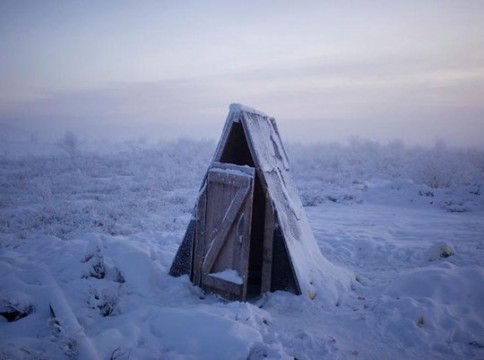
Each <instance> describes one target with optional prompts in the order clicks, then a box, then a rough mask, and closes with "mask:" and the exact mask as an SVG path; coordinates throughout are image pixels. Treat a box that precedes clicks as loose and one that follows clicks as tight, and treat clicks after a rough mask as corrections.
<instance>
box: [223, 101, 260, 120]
mask: <svg viewBox="0 0 484 360" xmlns="http://www.w3.org/2000/svg"><path fill="white" fill-rule="evenodd" d="M229 109H230V112H247V113H251V114H255V115H260V116H263V117H269V116H268V115H267V114H264V113H263V112H262V111H259V110H256V109H254V108H251V107H250V106H245V105H243V104H238V103H233V104H230V107H229Z"/></svg>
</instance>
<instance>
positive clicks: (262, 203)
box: [170, 104, 353, 306]
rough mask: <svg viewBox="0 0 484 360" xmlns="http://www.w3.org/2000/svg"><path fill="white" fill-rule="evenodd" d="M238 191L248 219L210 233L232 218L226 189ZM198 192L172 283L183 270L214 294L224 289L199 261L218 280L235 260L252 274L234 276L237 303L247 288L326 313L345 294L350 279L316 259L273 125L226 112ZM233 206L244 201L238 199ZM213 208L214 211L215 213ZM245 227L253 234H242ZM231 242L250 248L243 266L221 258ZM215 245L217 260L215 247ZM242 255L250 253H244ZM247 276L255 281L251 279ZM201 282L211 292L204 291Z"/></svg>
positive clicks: (240, 109) (246, 111)
mask: <svg viewBox="0 0 484 360" xmlns="http://www.w3.org/2000/svg"><path fill="white" fill-rule="evenodd" d="M249 169H252V172H250V171H248V170H249ZM254 170H255V171H254ZM237 177H247V181H242V180H241V179H238V180H235V179H236V178H237ZM211 181H217V182H219V183H220V184H222V183H223V185H220V186H218V187H213V186H210V184H211ZM236 183H240V184H241V185H238V186H242V187H245V186H247V189H245V190H243V192H242V193H243V194H247V197H243V199H244V200H243V201H244V202H246V203H244V204H246V205H242V204H243V203H242V202H240V206H239V208H242V206H245V209H246V210H245V211H247V214H246V215H247V216H240V217H239V216H238V215H236V214H235V213H233V214H232V215H233V216H232V218H233V219H232V220H233V221H237V224H232V220H231V222H230V223H229V222H227V223H226V222H225V218H226V217H224V218H223V221H221V224H220V226H222V227H226V228H227V229H226V231H225V232H223V230H220V229H218V225H217V226H212V224H211V223H212V222H213V221H214V219H216V220H217V222H218V223H220V221H219V220H221V219H222V218H221V219H218V218H217V216H218V215H216V214H217V213H219V212H220V213H227V214H228V213H229V209H231V211H232V210H233V209H232V205H231V204H233V202H234V200H235V199H236V198H237V196H239V195H234V194H235V193H234V192H233V191H234V190H229V189H230V187H232V186H233V185H234V184H236ZM242 183H243V184H244V185H242ZM207 184H208V185H207ZM201 189H202V191H201V192H200V194H199V198H198V202H197V207H196V209H195V213H194V217H193V219H192V221H191V222H190V224H192V223H195V224H196V229H195V231H193V225H190V226H189V229H188V230H187V233H186V235H185V239H184V241H183V243H182V245H181V246H180V249H179V251H178V253H177V255H176V257H175V261H174V263H173V265H172V268H171V271H170V273H171V274H172V275H175V276H178V275H181V273H180V271H181V270H187V272H186V273H187V274H189V275H190V276H191V279H192V281H193V282H194V283H195V284H196V285H200V286H201V287H202V288H206V289H209V290H212V288H213V287H217V286H219V287H223V283H220V282H213V281H212V280H211V279H206V281H205V280H204V276H205V275H206V274H209V273H210V271H209V269H208V268H204V274H200V269H199V267H200V265H199V264H201V263H202V262H204V263H205V261H202V259H204V258H205V257H207V258H209V259H210V264H211V265H213V264H215V265H216V264H219V265H218V266H215V267H214V269H215V270H216V271H214V272H215V273H217V272H218V273H220V270H222V269H227V268H234V266H235V265H231V262H234V260H233V258H237V257H242V259H241V260H237V266H239V265H240V266H241V268H240V269H239V268H237V269H238V270H241V269H244V267H245V268H247V267H248V268H249V269H250V270H252V272H251V271H249V273H247V274H246V273H245V272H247V270H242V273H240V274H239V275H240V276H241V278H242V280H243V281H242V284H243V286H244V287H243V288H242V290H241V291H242V293H241V295H240V296H241V297H240V299H242V300H243V299H245V296H246V294H245V291H246V287H247V285H248V289H249V290H252V291H255V294H260V293H261V292H266V291H275V290H287V291H291V292H294V293H296V294H302V295H303V296H304V297H305V298H309V299H311V300H314V299H316V298H318V300H320V301H321V302H322V303H325V304H326V305H328V306H334V305H337V304H339V303H340V302H341V299H342V298H343V297H344V296H345V293H346V292H347V291H348V289H349V288H350V286H351V283H352V281H353V276H352V274H351V273H350V272H349V271H346V270H344V269H341V268H338V267H336V266H335V265H333V264H332V263H330V262H329V261H328V260H327V259H326V258H325V257H323V256H322V254H321V252H320V249H319V247H318V245H317V243H316V240H315V238H314V236H313V233H312V230H311V227H310V225H309V223H308V220H307V218H306V214H305V212H304V209H303V206H302V202H301V200H300V198H299V194H298V192H297V190H296V185H295V184H294V182H293V180H292V176H291V173H290V165H289V159H288V156H287V154H286V151H285V149H284V146H283V144H282V140H281V137H280V134H279V131H278V129H277V125H276V122H275V119H273V118H271V117H269V116H267V115H266V114H264V113H262V112H260V111H257V110H255V109H252V108H249V107H247V106H244V105H240V104H232V105H231V106H230V112H229V115H228V117H227V120H226V123H225V126H224V130H223V133H222V137H221V139H220V142H219V144H218V146H217V149H216V151H215V155H214V157H213V160H212V164H211V166H210V168H209V171H208V172H207V175H206V176H205V179H204V181H203V184H202V187H201ZM207 189H208V190H207ZM213 189H218V190H216V191H215V190H213ZM217 192H218V194H217ZM237 194H239V192H237ZM231 196H236V197H234V198H233V201H232V202H230V201H229V200H228V199H229V198H230V197H231ZM239 200H240V201H242V198H241V199H239ZM212 203H213V204H214V205H213V206H212ZM227 204H229V205H230V206H229V207H228V208H227V209H221V208H220V207H221V206H226V205H227ZM214 207H215V208H217V209H218V210H217V211H214V210H213V209H214ZM242 213H243V212H242ZM214 214H215V215H214ZM246 218H247V219H246ZM207 219H208V220H207ZM241 224H242V225H243V226H242V227H241ZM243 227H248V228H249V229H251V231H247V232H242V233H241V232H240V230H241V228H243ZM231 229H236V231H237V233H239V236H233V233H234V231H235V230H231ZM219 233H222V234H223V235H224V237H223V238H222V239H221V238H220V236H218V235H217V236H215V235H216V234H219ZM240 234H244V236H245V237H244V236H242V237H241V236H240ZM234 238H235V239H236V240H238V241H239V242H240V243H243V242H245V243H246V245H245V247H246V248H248V247H249V246H250V248H251V250H250V257H249V258H248V259H246V258H244V256H239V255H236V256H235V257H234V256H232V255H230V254H231V252H232V251H228V252H225V253H223V249H224V247H223V246H222V243H225V244H227V243H230V242H231V241H233V239H234ZM216 242H217V243H218V245H217V247H216V249H217V253H216V254H215V252H214V251H213V249H214V247H213V244H214V243H216ZM188 244H192V248H193V249H194V251H193V252H192V253H193V254H194V258H193V263H192V264H193V267H192V268H191V269H187V268H186V266H185V265H183V264H187V263H189V260H188V259H187V256H186V255H183V254H186V253H187V251H186V249H187V247H188V246H189V245H188ZM199 244H202V245H199ZM225 248H228V249H232V248H233V245H230V246H226V245H225ZM205 249H208V253H207V254H205V253H204V252H205V251H206V250H205ZM241 251H245V252H246V253H248V252H247V251H246V249H245V248H242V249H241ZM220 254H221V255H220ZM234 264H235V263H234ZM244 264H245V265H244ZM253 274H259V275H257V277H256V276H255V275H253ZM209 275H211V277H212V278H213V277H215V278H217V276H213V274H209ZM205 282H210V283H211V285H210V286H208V285H207V286H205V285H206V284H204V283H205ZM247 283H248V284H247ZM217 284H218V285H217ZM227 286H228V285H227ZM228 287H230V286H228ZM232 291H233V292H235V293H238V289H237V288H234V287H232ZM222 292H224V291H222ZM235 297H237V296H235Z"/></svg>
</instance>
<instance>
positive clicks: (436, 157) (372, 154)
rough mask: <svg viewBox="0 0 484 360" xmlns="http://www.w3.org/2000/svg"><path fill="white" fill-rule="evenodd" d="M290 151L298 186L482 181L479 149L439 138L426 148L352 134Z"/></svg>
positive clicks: (483, 158)
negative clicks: (339, 140)
mask: <svg viewBox="0 0 484 360" xmlns="http://www.w3.org/2000/svg"><path fill="white" fill-rule="evenodd" d="M288 153H289V158H290V162H291V166H292V169H293V174H294V176H295V178H296V182H297V184H298V186H299V187H300V188H301V187H304V185H303V184H304V183H305V182H311V183H312V184H314V183H315V182H319V183H320V184H321V187H325V186H327V184H331V185H336V186H340V187H343V186H345V187H348V186H351V185H352V184H355V183H364V182H365V181H368V180H372V179H386V180H395V179H401V180H411V181H413V182H415V183H419V184H426V185H428V186H430V187H431V188H446V187H450V186H459V185H464V184H469V183H480V182H482V181H484V152H483V151H480V150H471V149H454V148H450V147H448V146H446V145H445V144H444V143H442V142H437V143H436V145H435V146H434V147H432V148H424V147H407V146H405V145H404V144H403V143H402V142H400V141H393V142H390V143H388V144H379V143H377V142H374V141H368V140H362V139H359V138H354V139H352V140H350V142H349V143H347V144H317V145H300V144H298V145H289V146H288Z"/></svg>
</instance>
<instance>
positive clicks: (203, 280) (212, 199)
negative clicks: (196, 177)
mask: <svg viewBox="0 0 484 360" xmlns="http://www.w3.org/2000/svg"><path fill="white" fill-rule="evenodd" d="M254 173H255V170H254V169H253V168H250V167H247V166H237V165H232V164H218V163H214V164H213V165H212V167H211V168H210V169H209V171H208V176H207V186H206V191H205V192H204V193H203V195H202V196H201V198H200V200H201V201H199V207H198V219H197V230H196V244H195V256H194V259H195V260H194V269H193V274H194V276H193V277H194V281H193V282H194V283H195V284H200V286H201V287H202V288H203V289H204V290H207V291H210V292H218V293H219V294H221V295H222V296H224V297H228V298H236V299H239V300H245V297H246V291H247V280H248V264H249V250H250V221H251V216H252V203H253V185H254ZM228 269H233V270H236V271H237V272H238V273H239V274H240V276H241V277H242V279H243V284H242V285H241V286H239V285H237V284H233V283H230V282H228V281H224V280H222V279H217V278H214V277H212V276H210V274H211V273H216V272H221V271H224V270H228Z"/></svg>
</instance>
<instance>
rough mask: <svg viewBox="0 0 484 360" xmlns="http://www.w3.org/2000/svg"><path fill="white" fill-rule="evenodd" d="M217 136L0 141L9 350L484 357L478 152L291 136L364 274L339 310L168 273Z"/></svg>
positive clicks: (0, 231)
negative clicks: (236, 293)
mask: <svg viewBox="0 0 484 360" xmlns="http://www.w3.org/2000/svg"><path fill="white" fill-rule="evenodd" d="M214 149H215V144H214V143H212V142H203V141H195V140H179V141H177V142H172V143H166V142H161V143H156V144H151V143H147V142H145V141H136V142H125V143H116V144H110V143H107V142H105V143H100V144H92V143H82V142H79V141H78V140H77V138H76V137H75V136H72V134H66V136H65V137H64V139H62V140H61V141H60V142H59V143H58V144H43V143H39V142H36V141H31V142H24V143H12V142H6V141H4V142H2V143H1V144H0V278H1V279H0V312H1V313H2V314H3V315H4V316H0V359H69V358H74V359H75V358H85V359H94V358H96V357H97V358H99V359H214V360H215V359H484V153H483V152H479V151H473V150H456V149H451V148H447V147H446V146H445V145H444V144H437V145H435V146H434V147H432V148H410V147H406V146H404V145H403V144H401V143H399V142H394V143H390V144H388V145H379V144H377V143H373V142H368V141H362V140H358V139H356V140H352V141H350V142H349V143H347V144H344V145H342V144H332V145H312V146H302V145H290V146H288V149H287V150H288V153H289V157H290V160H291V165H292V169H293V176H294V179H295V181H296V184H297V186H298V188H299V192H300V195H301V198H302V201H303V203H304V205H305V209H306V211H307V214H308V218H309V220H310V223H311V225H312V228H313V231H314V234H315V237H316V239H317V241H318V244H319V246H320V248H321V252H322V253H323V255H324V256H326V257H327V258H328V259H329V260H330V261H332V262H333V263H335V264H337V265H339V266H342V267H344V268H347V269H349V270H350V271H351V272H353V273H354V278H355V282H354V285H353V287H352V288H351V289H348V291H347V293H344V294H341V300H340V301H339V302H338V303H336V304H334V305H333V306H331V307H328V306H324V305H323V302H322V301H319V299H318V298H316V299H314V300H312V301H311V300H309V299H306V298H304V297H302V296H294V295H292V294H289V293H285V292H276V293H270V294H267V295H265V296H264V297H262V298H260V299H257V300H255V301H253V302H250V303H239V302H225V301H223V300H221V299H219V298H217V297H215V296H213V295H205V294H203V293H202V292H201V290H200V289H198V288H196V287H194V286H192V285H191V283H190V281H189V280H188V278H187V277H186V276H183V277H180V278H172V277H170V276H169V275H168V270H169V268H170V265H171V262H172V260H173V257H174V255H175V252H176V250H177V248H178V246H179V244H180V242H181V240H182V237H183V234H184V232H185V229H186V226H187V223H188V220H189V218H190V212H191V210H192V208H193V206H194V203H195V200H196V196H197V193H198V187H199V185H200V184H201V182H202V179H203V176H204V174H205V171H206V169H207V167H208V165H209V162H210V159H211V156H212V154H213V151H214ZM51 309H52V310H51ZM55 312H57V313H55Z"/></svg>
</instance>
